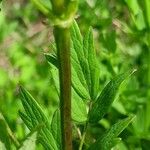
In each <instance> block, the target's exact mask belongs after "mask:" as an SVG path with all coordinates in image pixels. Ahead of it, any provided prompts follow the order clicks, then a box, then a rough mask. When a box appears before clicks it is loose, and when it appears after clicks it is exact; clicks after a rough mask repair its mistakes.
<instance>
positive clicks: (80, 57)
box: [71, 22, 90, 100]
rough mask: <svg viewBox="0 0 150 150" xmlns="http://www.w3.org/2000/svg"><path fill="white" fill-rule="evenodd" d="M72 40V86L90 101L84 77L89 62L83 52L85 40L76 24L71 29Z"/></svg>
mask: <svg viewBox="0 0 150 150" xmlns="http://www.w3.org/2000/svg"><path fill="white" fill-rule="evenodd" d="M71 40H72V45H71V57H72V60H71V62H72V84H73V87H74V89H75V91H76V92H77V93H78V95H79V96H81V97H82V98H83V99H87V100H89V99H90V95H89V91H88V85H87V83H86V78H85V76H84V73H85V70H89V69H88V64H87V63H88V62H87V59H86V58H85V55H84V51H83V38H82V36H81V33H80V30H79V27H78V25H77V23H76V22H74V23H73V25H72V28H71ZM87 74H88V73H86V75H87Z"/></svg>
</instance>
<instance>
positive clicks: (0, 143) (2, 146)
mask: <svg viewBox="0 0 150 150" xmlns="http://www.w3.org/2000/svg"><path fill="white" fill-rule="evenodd" d="M0 150H7V149H6V147H5V145H4V144H3V142H1V141H0Z"/></svg>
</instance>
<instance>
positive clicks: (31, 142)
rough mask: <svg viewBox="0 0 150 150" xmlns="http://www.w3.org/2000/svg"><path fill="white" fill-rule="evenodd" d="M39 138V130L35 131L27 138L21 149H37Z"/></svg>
mask: <svg viewBox="0 0 150 150" xmlns="http://www.w3.org/2000/svg"><path fill="white" fill-rule="evenodd" d="M36 139H37V131H36V132H33V133H32V134H31V135H30V136H28V137H27V138H26V140H25V141H24V142H23V144H22V146H21V147H20V148H19V150H29V149H30V150H35V147H36Z"/></svg>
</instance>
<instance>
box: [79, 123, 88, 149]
mask: <svg viewBox="0 0 150 150" xmlns="http://www.w3.org/2000/svg"><path fill="white" fill-rule="evenodd" d="M87 127H88V121H87V122H86V124H85V126H84V129H83V134H82V138H81V142H80V145H79V150H82V148H83V144H84V140H85V136H86V131H87Z"/></svg>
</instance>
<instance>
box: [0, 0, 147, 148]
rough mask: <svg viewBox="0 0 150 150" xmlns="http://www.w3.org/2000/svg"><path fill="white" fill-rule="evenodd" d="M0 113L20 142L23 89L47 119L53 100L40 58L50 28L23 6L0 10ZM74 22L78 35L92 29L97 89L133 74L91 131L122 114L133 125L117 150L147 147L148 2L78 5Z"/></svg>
mask: <svg viewBox="0 0 150 150" xmlns="http://www.w3.org/2000/svg"><path fill="white" fill-rule="evenodd" d="M0 7H1V12H0V112H1V113H2V114H3V116H4V117H5V118H6V121H7V122H8V124H9V126H10V128H11V130H12V131H13V132H14V134H15V135H16V137H17V138H18V139H19V140H22V139H23V138H24V137H25V135H26V134H27V132H28V130H27V129H26V127H25V125H24V124H23V122H22V120H21V119H20V117H19V115H18V110H20V109H22V106H21V102H20V97H19V92H18V88H19V85H23V86H24V87H25V88H26V89H28V91H30V93H31V94H32V95H33V96H34V98H35V99H36V100H37V101H39V103H40V104H42V107H43V108H46V109H45V111H46V113H47V114H48V115H49V116H50V117H51V116H52V112H53V111H54V110H55V108H56V107H57V102H58V97H57V93H56V91H55V88H54V85H53V81H52V78H51V75H50V66H49V65H48V63H47V62H46V60H45V58H44V55H43V54H44V52H51V51H52V48H51V45H52V43H53V41H54V40H53V32H52V27H51V26H50V25H49V24H48V22H47V20H46V18H45V17H44V16H43V15H42V14H41V13H40V12H39V11H38V10H37V9H36V8H35V6H34V5H33V4H32V3H31V2H29V1H25V0H9V1H3V2H2V3H1V4H0ZM76 20H77V22H78V24H79V26H80V29H81V31H82V34H83V35H84V33H85V32H86V31H87V29H88V28H89V27H90V26H92V27H93V32H94V38H95V47H96V50H97V57H98V60H99V63H100V66H101V70H100V72H101V74H100V76H101V80H100V84H101V88H103V87H104V85H105V84H106V83H107V82H108V81H109V80H110V79H111V78H112V77H113V76H115V75H116V74H119V73H122V72H126V71H128V70H130V69H137V72H136V73H135V74H134V75H133V76H132V77H131V78H130V79H128V81H127V82H126V83H125V84H124V85H123V86H122V87H121V90H120V94H118V96H117V98H116V100H115V102H114V103H113V106H112V108H111V109H110V111H109V113H108V114H107V115H106V116H105V119H103V120H102V121H101V122H100V126H98V127H94V128H93V134H97V133H98V132H99V133H100V132H102V130H103V129H107V128H109V127H110V125H111V124H113V123H115V122H117V120H119V119H121V118H123V117H124V116H126V115H128V114H132V113H133V114H136V119H135V121H134V122H133V124H131V125H130V126H129V127H128V128H127V129H126V130H125V131H124V132H123V133H122V134H121V137H122V138H123V142H121V143H120V144H119V145H117V146H116V149H119V150H149V147H150V116H149V115H150V1H149V0H143V1H141V0H80V1H79V10H78V13H77V15H76Z"/></svg>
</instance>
